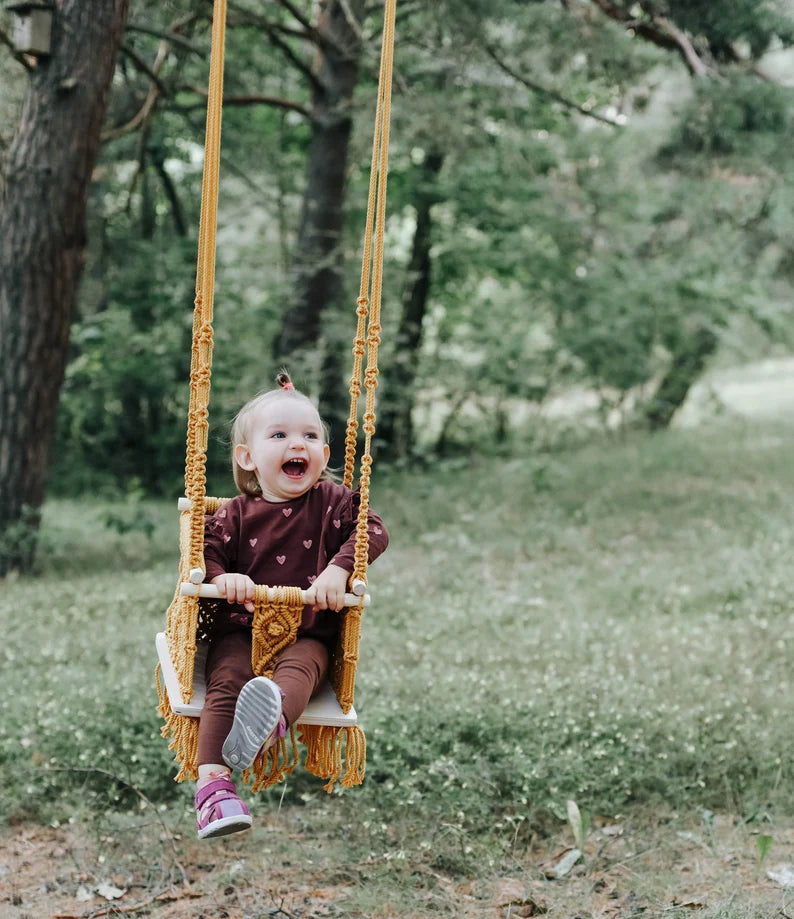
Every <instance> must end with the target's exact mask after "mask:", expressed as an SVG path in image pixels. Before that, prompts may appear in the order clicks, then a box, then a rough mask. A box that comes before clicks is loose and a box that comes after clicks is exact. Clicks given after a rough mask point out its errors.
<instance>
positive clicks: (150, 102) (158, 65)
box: [101, 41, 168, 143]
mask: <svg viewBox="0 0 794 919" xmlns="http://www.w3.org/2000/svg"><path fill="white" fill-rule="evenodd" d="M167 54H168V42H167V41H162V42H160V48H159V49H158V51H157V59H156V60H155V62H154V64H153V65H152V67H151V69H150V68H148V67H147V68H146V73H147V74H149V76H151V78H152V85H151V86H150V87H149V92H148V93H147V94H146V99H145V100H144V103H143V105H142V106H141V107H140V109H139V110H138V112H137V114H135V115H134V116H133V117H132V118H131V119H130V120H129V121H128V122H127V123H126V124H122V125H118V126H117V127H115V128H110V130H108V131H105V132H103V134H102V138H101V140H102V143H105V142H106V141H108V140H116V138H118V137H122V136H123V135H124V134H129V133H130V131H134V130H135V129H136V128H137V127H138V126H139V125H141V124H143V123H144V122H145V121H146V119H147V118H148V117H149V115H150V113H151V111H152V108H153V107H154V103H155V102H156V101H157V98H158V96H159V95H160V91H161V87H162V84H161V82H160V80H159V78H158V75H159V73H160V70H161V69H162V67H163V64H164V63H165V59H166V55H167ZM135 57H137V55H135V56H132V57H131V60H132V61H133V63H135ZM142 63H143V62H142ZM163 89H164V88H163Z"/></svg>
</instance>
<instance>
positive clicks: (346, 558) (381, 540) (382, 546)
mask: <svg viewBox="0 0 794 919" xmlns="http://www.w3.org/2000/svg"><path fill="white" fill-rule="evenodd" d="M346 503H349V510H348V509H347V508H345V511H347V512H346V513H345V512H342V513H341V514H340V519H341V520H342V521H343V522H344V524H346V526H345V530H346V531H347V530H349V532H348V535H347V538H346V539H345V541H344V542H343V543H342V545H341V546H340V548H339V549H338V550H337V551H336V553H335V555H334V557H333V558H331V559H329V564H331V565H338V566H339V567H340V568H344V569H345V571H352V570H353V568H354V567H355V565H354V562H355V551H356V523H357V521H358V510H359V505H360V495H359V493H358V492H354V493H353V494H352V495H350V498H349V502H346ZM367 533H368V534H369V543H368V552H367V562H368V563H369V564H371V563H372V562H374V561H375V559H376V558H377V557H378V556H379V555H381V554H382V553H383V552H384V551H385V550H386V547H387V546H388V545H389V533H388V531H387V529H386V525H385V524H384V523H383V520H381V518H380V517H379V516H378V514H376V513H375V511H373V510H372V508H368V509H367Z"/></svg>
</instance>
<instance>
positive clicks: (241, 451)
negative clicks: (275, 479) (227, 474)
mask: <svg viewBox="0 0 794 919" xmlns="http://www.w3.org/2000/svg"><path fill="white" fill-rule="evenodd" d="M234 461H235V462H236V463H237V465H238V466H239V467H240V468H241V469H245V470H246V471H247V472H251V471H253V469H254V461H253V460H252V459H251V451H250V450H249V449H248V444H236V445H235V448H234Z"/></svg>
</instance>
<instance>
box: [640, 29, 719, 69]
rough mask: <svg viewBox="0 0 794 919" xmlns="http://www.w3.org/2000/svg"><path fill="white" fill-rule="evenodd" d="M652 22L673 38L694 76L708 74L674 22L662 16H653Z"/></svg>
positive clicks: (685, 36) (692, 46)
mask: <svg viewBox="0 0 794 919" xmlns="http://www.w3.org/2000/svg"><path fill="white" fill-rule="evenodd" d="M653 22H654V25H656V26H658V27H659V28H660V29H661V30H662V31H663V32H664V33H666V34H668V35H669V36H670V37H671V38H672V39H673V41H674V42H675V44H676V45H677V47H678V50H679V52H680V53H681V56H682V57H683V59H684V62H685V63H686V65H687V67H688V68H689V69H690V70H691V71H692V73H693V74H694V75H695V76H696V77H706V76H709V68H708V67H707V66H706V65H705V64H704V63H703V61H702V60H701V59H700V58H699V57H698V54H697V51H695V47H694V45H693V44H692V42H691V41H690V40H689V38H688V36H687V35H685V34H684V32H682V31H681V29H679V28H678V26H677V25H676V24H675V23H674V22H671V21H670V20H669V19H665V18H664V17H663V16H654V17H653Z"/></svg>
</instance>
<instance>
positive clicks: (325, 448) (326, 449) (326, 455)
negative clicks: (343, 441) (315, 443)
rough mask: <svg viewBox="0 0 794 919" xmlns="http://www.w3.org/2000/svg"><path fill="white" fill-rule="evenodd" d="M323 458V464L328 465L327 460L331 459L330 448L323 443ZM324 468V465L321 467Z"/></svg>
mask: <svg viewBox="0 0 794 919" xmlns="http://www.w3.org/2000/svg"><path fill="white" fill-rule="evenodd" d="M323 458H324V459H325V465H326V466H327V465H328V460H329V459H331V448H330V447H329V446H328V444H323ZM323 468H325V466H324V467H323Z"/></svg>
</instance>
